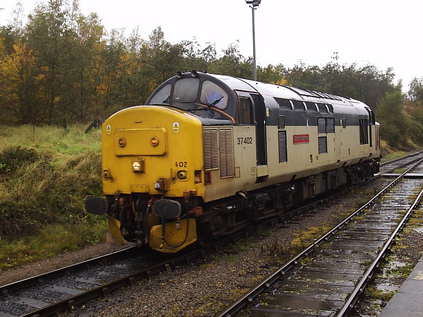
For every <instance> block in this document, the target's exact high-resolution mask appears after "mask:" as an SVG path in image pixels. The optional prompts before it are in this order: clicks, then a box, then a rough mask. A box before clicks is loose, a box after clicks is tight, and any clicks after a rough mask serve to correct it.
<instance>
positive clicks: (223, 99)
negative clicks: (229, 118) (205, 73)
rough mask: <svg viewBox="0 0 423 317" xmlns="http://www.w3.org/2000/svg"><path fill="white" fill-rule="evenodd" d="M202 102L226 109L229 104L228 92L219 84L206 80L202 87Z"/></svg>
mask: <svg viewBox="0 0 423 317" xmlns="http://www.w3.org/2000/svg"><path fill="white" fill-rule="evenodd" d="M200 101H201V103H203V104H205V105H208V106H214V107H217V108H219V109H225V108H226V107H227V105H228V94H227V93H226V92H225V91H224V90H223V89H222V88H221V87H219V86H218V85H216V84H215V83H212V82H211V81H209V80H206V81H205V82H204V83H203V87H202V88H201V97H200Z"/></svg>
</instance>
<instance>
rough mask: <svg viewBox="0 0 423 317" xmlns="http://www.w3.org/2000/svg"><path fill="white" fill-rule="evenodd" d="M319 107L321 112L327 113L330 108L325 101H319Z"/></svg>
mask: <svg viewBox="0 0 423 317" xmlns="http://www.w3.org/2000/svg"><path fill="white" fill-rule="evenodd" d="M317 107H318V108H319V111H320V112H326V113H327V112H328V108H326V105H325V104H323V103H318V104H317Z"/></svg>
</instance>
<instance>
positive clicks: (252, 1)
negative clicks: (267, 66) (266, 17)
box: [245, 0, 261, 80]
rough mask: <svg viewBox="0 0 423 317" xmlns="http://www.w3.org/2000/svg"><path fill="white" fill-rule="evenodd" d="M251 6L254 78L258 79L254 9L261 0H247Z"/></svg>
mask: <svg viewBox="0 0 423 317" xmlns="http://www.w3.org/2000/svg"><path fill="white" fill-rule="evenodd" d="M245 2H246V3H247V4H248V5H249V6H250V8H251V15H252V20H253V21H252V24H253V78H254V80H257V64H256V25H255V20H254V11H255V10H256V9H257V8H258V6H259V5H260V2H261V0H245Z"/></svg>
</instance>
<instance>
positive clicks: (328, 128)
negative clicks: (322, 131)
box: [326, 118, 335, 133]
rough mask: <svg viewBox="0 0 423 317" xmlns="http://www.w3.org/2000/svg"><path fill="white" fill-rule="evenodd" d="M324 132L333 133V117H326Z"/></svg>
mask: <svg viewBox="0 0 423 317" xmlns="http://www.w3.org/2000/svg"><path fill="white" fill-rule="evenodd" d="M326 132H327V133H334V132H335V119H334V118H326Z"/></svg>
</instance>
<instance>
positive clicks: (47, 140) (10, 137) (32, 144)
mask: <svg viewBox="0 0 423 317" xmlns="http://www.w3.org/2000/svg"><path fill="white" fill-rule="evenodd" d="M85 128H86V127H85V126H83V125H73V126H70V127H69V128H68V129H63V128H60V127H55V126H43V127H35V128H34V127H33V126H30V125H23V126H18V127H7V126H0V151H2V150H4V149H5V148H7V147H9V146H16V145H19V146H22V147H25V148H32V149H36V150H37V151H39V152H42V153H51V154H52V156H53V160H54V162H56V163H63V162H65V161H66V160H68V159H70V158H72V157H73V156H74V155H78V154H81V153H86V152H100V146H101V144H100V130H91V131H90V132H89V133H85Z"/></svg>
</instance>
